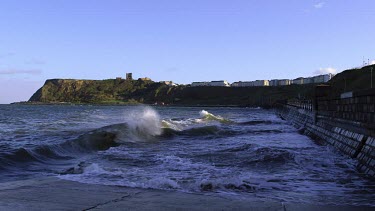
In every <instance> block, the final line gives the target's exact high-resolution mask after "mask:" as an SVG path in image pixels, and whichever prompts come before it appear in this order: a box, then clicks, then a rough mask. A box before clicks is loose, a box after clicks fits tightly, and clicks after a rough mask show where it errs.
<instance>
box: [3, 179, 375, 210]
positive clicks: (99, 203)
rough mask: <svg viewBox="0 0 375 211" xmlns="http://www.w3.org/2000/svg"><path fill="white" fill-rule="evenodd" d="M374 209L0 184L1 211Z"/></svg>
mask: <svg viewBox="0 0 375 211" xmlns="http://www.w3.org/2000/svg"><path fill="white" fill-rule="evenodd" d="M302 209H303V210H305V211H307V210H340V211H341V210H373V209H374V207H370V206H354V205H312V204H298V203H288V202H286V203H282V202H277V201H271V200H266V201H264V200H261V199H259V198H239V197H238V198H236V197H235V196H223V195H218V194H215V195H208V194H200V193H184V192H178V191H172V190H170V191H169V190H156V189H141V188H129V187H122V186H108V185H97V184H85V183H79V182H73V181H67V180H62V179H59V178H56V177H46V178H40V179H30V180H20V181H13V182H5V183H0V210H280V211H285V210H302Z"/></svg>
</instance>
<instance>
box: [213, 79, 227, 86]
mask: <svg viewBox="0 0 375 211" xmlns="http://www.w3.org/2000/svg"><path fill="white" fill-rule="evenodd" d="M208 86H230V84H229V83H228V82H227V81H225V80H223V81H211V82H209V83H208Z"/></svg>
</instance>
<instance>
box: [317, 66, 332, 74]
mask: <svg viewBox="0 0 375 211" xmlns="http://www.w3.org/2000/svg"><path fill="white" fill-rule="evenodd" d="M328 73H332V74H336V73H337V70H336V69H335V68H333V67H326V68H319V69H318V70H315V71H314V75H322V74H328Z"/></svg>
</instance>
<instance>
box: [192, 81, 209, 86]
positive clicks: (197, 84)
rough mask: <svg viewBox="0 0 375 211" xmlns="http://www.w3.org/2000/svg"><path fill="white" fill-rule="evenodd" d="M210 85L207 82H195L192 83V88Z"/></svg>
mask: <svg viewBox="0 0 375 211" xmlns="http://www.w3.org/2000/svg"><path fill="white" fill-rule="evenodd" d="M208 83H209V82H207V81H203V82H193V83H191V86H208Z"/></svg>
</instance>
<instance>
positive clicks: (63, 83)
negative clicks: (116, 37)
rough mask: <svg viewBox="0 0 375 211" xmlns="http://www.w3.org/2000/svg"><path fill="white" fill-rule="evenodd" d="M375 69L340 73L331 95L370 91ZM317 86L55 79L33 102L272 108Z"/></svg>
mask: <svg viewBox="0 0 375 211" xmlns="http://www.w3.org/2000/svg"><path fill="white" fill-rule="evenodd" d="M374 66H375V65H372V66H366V67H363V68H361V69H351V70H346V71H343V72H342V73H339V74H337V75H336V76H335V77H333V78H332V79H331V80H330V81H329V83H328V84H329V85H331V87H332V89H331V90H332V91H331V93H330V94H331V96H338V95H339V94H340V93H342V92H346V91H356V90H363V89H368V88H370V68H371V67H374ZM374 74H375V73H374ZM374 82H375V81H374ZM315 86H316V84H307V85H289V86H273V87H272V86H270V87H190V86H177V87H170V86H167V85H165V84H163V83H155V82H152V81H147V80H140V79H139V80H131V81H128V80H124V79H107V80H74V79H51V80H47V81H46V82H45V84H44V85H43V87H41V88H40V89H39V90H38V91H37V92H36V93H35V94H34V95H33V96H32V97H31V98H30V100H29V102H37V103H61V102H69V103H91V104H129V103H132V104H133V103H145V104H154V103H165V104H173V105H207V106H210V105H226V106H229V105H235V106H272V105H273V104H274V103H275V102H277V101H280V100H286V99H292V98H303V99H312V97H313V93H314V87H315Z"/></svg>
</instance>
